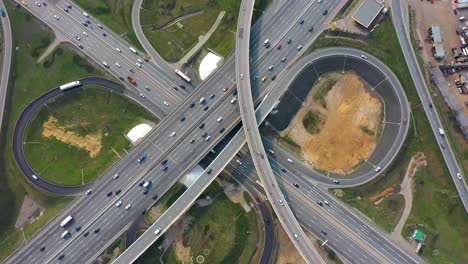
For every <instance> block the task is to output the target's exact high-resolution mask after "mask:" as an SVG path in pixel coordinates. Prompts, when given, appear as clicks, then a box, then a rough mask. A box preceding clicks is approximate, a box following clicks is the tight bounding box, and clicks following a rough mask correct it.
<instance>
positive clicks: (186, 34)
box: [140, 0, 240, 62]
mask: <svg viewBox="0 0 468 264" xmlns="http://www.w3.org/2000/svg"><path fill="white" fill-rule="evenodd" d="M239 5H240V2H239V1H234V0H208V1H207V0H161V1H152V0H145V1H144V2H143V5H142V11H141V15H140V17H141V25H142V28H143V32H144V34H145V35H146V37H147V38H148V40H149V41H150V43H151V44H152V45H153V47H154V48H155V49H156V51H157V52H158V53H159V54H160V55H161V56H162V57H163V58H164V59H165V60H167V61H169V62H176V61H178V60H180V59H181V58H182V57H183V56H184V55H185V54H186V53H187V52H188V51H189V50H190V49H191V48H192V47H193V46H195V45H196V43H197V42H198V37H199V36H200V35H205V34H206V33H207V32H208V30H209V29H210V28H211V26H212V25H213V24H214V22H215V21H216V18H217V17H218V15H219V13H220V12H221V11H226V14H225V15H224V17H223V20H222V22H221V24H220V25H219V26H218V29H217V30H216V31H215V32H214V33H213V36H212V37H211V38H212V39H214V40H211V39H210V40H209V42H210V43H211V44H210V45H209V48H213V49H214V50H215V51H216V52H219V53H220V54H223V55H224V54H226V51H225V50H226V49H232V47H231V45H228V44H226V43H225V42H231V41H233V37H232V38H231V37H230V36H229V35H230V34H232V33H230V32H229V31H233V32H235V31H236V26H237V16H238V12H239ZM176 19H180V20H179V21H178V22H179V23H180V24H181V25H182V26H183V27H182V28H181V27H179V25H177V24H171V23H172V22H173V21H175V20H176ZM225 38H227V39H225ZM227 54H229V52H227Z"/></svg>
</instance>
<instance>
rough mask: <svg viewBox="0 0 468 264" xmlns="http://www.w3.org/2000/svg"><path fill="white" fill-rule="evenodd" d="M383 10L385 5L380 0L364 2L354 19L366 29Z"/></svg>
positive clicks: (365, 0) (366, 0)
mask: <svg viewBox="0 0 468 264" xmlns="http://www.w3.org/2000/svg"><path fill="white" fill-rule="evenodd" d="M383 8H384V5H383V3H381V2H380V1H378V0H364V1H363V2H362V4H361V6H359V8H358V10H357V11H356V13H354V15H353V19H354V21H356V22H357V23H359V24H361V25H362V26H364V27H365V28H368V27H369V26H370V24H371V23H372V22H373V21H374V19H375V18H376V17H377V15H378V14H379V12H380V11H381V10H382V9H383Z"/></svg>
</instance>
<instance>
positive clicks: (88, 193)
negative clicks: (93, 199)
mask: <svg viewBox="0 0 468 264" xmlns="http://www.w3.org/2000/svg"><path fill="white" fill-rule="evenodd" d="M91 192H93V190H91V189H89V190H87V191H86V192H85V195H90V194H91Z"/></svg>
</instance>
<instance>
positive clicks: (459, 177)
mask: <svg viewBox="0 0 468 264" xmlns="http://www.w3.org/2000/svg"><path fill="white" fill-rule="evenodd" d="M457 177H458V179H459V180H460V181H461V180H462V176H461V174H460V173H459V172H457Z"/></svg>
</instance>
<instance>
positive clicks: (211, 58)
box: [198, 52, 222, 81]
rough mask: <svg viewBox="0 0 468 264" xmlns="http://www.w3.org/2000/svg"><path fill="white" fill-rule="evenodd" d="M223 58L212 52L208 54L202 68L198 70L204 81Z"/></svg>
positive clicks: (202, 62) (201, 64)
mask: <svg viewBox="0 0 468 264" xmlns="http://www.w3.org/2000/svg"><path fill="white" fill-rule="evenodd" d="M221 59H222V58H221V57H219V56H218V55H216V54H214V53H212V52H209V53H208V54H206V56H205V57H204V58H203V60H202V61H201V63H200V68H199V70H198V71H199V73H200V79H202V81H203V80H205V79H206V78H208V76H210V74H211V73H213V72H214V71H215V70H216V69H217V68H218V63H219V62H220V61H221Z"/></svg>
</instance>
